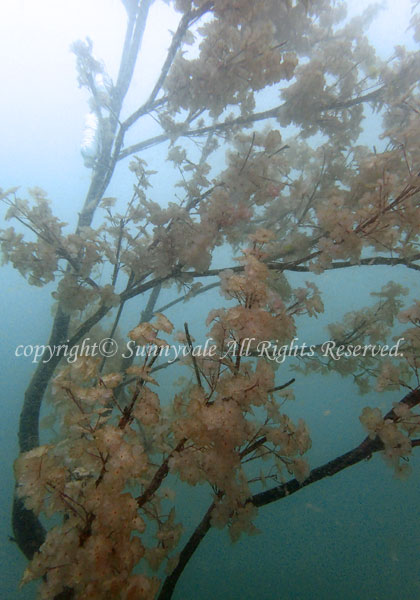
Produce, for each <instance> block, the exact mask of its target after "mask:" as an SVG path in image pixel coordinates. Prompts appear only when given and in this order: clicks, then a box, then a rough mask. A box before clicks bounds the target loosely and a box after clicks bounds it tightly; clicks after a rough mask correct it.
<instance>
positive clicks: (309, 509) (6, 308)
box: [0, 0, 420, 600]
mask: <svg viewBox="0 0 420 600" xmlns="http://www.w3.org/2000/svg"><path fill="white" fill-rule="evenodd" d="M366 5H367V2H364V1H357V2H353V1H351V2H350V6H351V11H352V12H353V11H354V12H355V13H356V12H357V11H358V10H360V9H361V8H364V7H365V6H366ZM409 10H410V6H409V2H407V1H404V2H399V1H398V2H396V1H390V2H389V3H388V8H386V9H385V10H384V11H383V13H382V14H381V15H380V17H379V18H378V20H377V21H376V22H375V24H374V26H372V28H371V30H370V39H371V41H372V43H373V44H374V46H375V47H376V49H377V51H378V53H379V54H380V56H382V57H385V56H389V55H390V54H391V53H392V48H393V46H394V45H396V44H406V45H407V46H408V47H409V46H410V39H409V38H408V37H407V33H406V31H405V30H406V27H407V24H408V19H409V14H410V13H409ZM162 19H164V21H163V22H164V26H162ZM176 22H177V16H176V15H175V13H172V12H171V11H170V9H169V8H168V7H167V6H165V5H164V4H163V3H161V2H156V3H155V4H154V6H153V7H152V26H151V27H150V29H149V30H148V32H147V36H146V37H145V40H144V44H143V47H144V48H147V51H145V52H144V53H142V56H143V59H142V60H141V61H140V63H139V65H138V66H137V75H135V85H134V89H133V90H132V91H131V92H130V97H129V108H130V106H131V107H135V106H136V105H138V103H139V99H140V101H141V99H142V98H143V96H142V93H143V90H144V89H150V83H151V82H153V81H154V76H155V74H156V69H157V68H158V66H159V64H160V63H161V62H162V59H163V58H164V56H165V51H166V48H167V46H168V44H169V41H170V36H169V33H167V30H169V29H171V30H174V29H175V27H176ZM124 26H125V13H124V11H123V10H122V8H121V6H120V3H119V2H117V0H101V1H100V0H89V1H87V2H86V1H85V2H84V1H83V0H73V1H71V2H70V1H67V0H59V1H54V0H49V1H48V0H41V1H39V2H29V1H25V0H16V1H12V0H4V1H3V2H1V3H0V56H1V57H2V58H1V59H0V81H1V89H2V93H1V94H0V127H1V143H0V174H1V177H0V186H1V187H2V188H3V189H7V188H8V187H12V186H15V185H19V186H21V190H23V191H25V190H26V189H27V188H28V187H32V186H39V187H41V188H43V189H44V190H46V191H47V192H48V196H49V198H50V199H51V201H52V204H53V210H54V212H55V213H56V214H57V215H58V216H59V217H60V218H61V219H62V220H63V221H65V222H67V223H68V227H69V230H71V229H74V226H75V224H76V219H77V213H78V210H80V208H81V205H82V201H83V198H84V195H85V193H86V189H87V187H88V185H89V179H90V171H89V170H88V169H86V168H85V167H84V165H83V160H82V157H81V155H80V143H81V139H82V131H83V123H84V118H85V115H86V113H87V111H88V109H87V104H86V100H87V99H86V95H85V93H84V92H83V91H82V90H80V89H79V88H78V87H77V82H76V72H75V58H74V56H73V55H72V54H71V53H70V51H69V45H70V44H71V42H73V41H75V40H77V39H84V38H85V37H86V36H89V37H91V39H92V40H93V42H94V49H95V54H96V55H97V56H99V57H101V58H102V59H103V60H104V62H105V64H106V65H107V66H108V68H109V70H110V72H111V73H112V72H114V71H115V69H116V68H117V65H118V61H119V52H120V47H121V42H122V38H123V34H124ZM165 35H166V37H165ZM130 102H131V105H130ZM128 110H129V109H128ZM376 135H377V120H376V116H375V115H372V116H371V118H368V119H366V120H365V123H364V133H363V136H362V139H363V142H364V143H367V144H378V140H377V137H376ZM379 144H380V142H379ZM379 147H380V146H379V145H378V148H379ZM161 154H162V152H161V150H160V149H159V147H157V148H154V149H151V150H148V151H147V157H148V158H149V159H150V162H151V167H150V168H156V169H157V170H159V189H158V191H157V196H155V197H154V200H155V201H159V202H161V203H162V204H166V203H167V201H168V199H170V197H171V194H172V193H173V192H172V190H171V186H170V182H171V173H170V172H168V173H166V172H165V168H167V169H168V170H170V169H171V166H170V165H167V166H165V164H164V163H163V162H162V161H161ZM165 181H167V183H166V184H165ZM165 185H166V186H167V187H165ZM131 186H132V179H131V178H130V176H129V174H128V171H127V165H126V164H125V163H123V164H120V166H119V169H118V171H117V173H116V175H115V177H114V179H113V182H112V185H111V187H110V188H109V190H108V192H107V195H108V194H109V195H115V196H118V197H119V198H124V197H128V195H129V194H130V190H131ZM0 277H1V283H2V286H1V290H2V293H1V295H0V302H1V313H0V314H1V339H0V344H1V345H0V355H1V369H0V378H1V379H0V385H1V404H0V424H1V430H2V433H1V442H0V443H1V463H0V469H1V489H0V530H1V533H0V536H1V537H0V539H1V544H0V597H2V598H5V599H7V600H15V599H16V600H17V599H19V598H21V599H23V600H30V599H32V598H35V597H36V591H35V590H36V586H33V585H29V586H26V587H25V588H23V589H21V590H19V589H18V583H19V579H20V577H21V575H22V573H23V570H24V568H25V559H24V558H23V556H22V555H21V553H20V552H19V550H18V548H17V546H16V545H15V544H14V543H13V542H12V541H9V537H8V536H11V535H12V532H11V525H10V510H11V501H12V495H13V485H14V483H13V471H12V464H13V461H14V459H15V458H16V456H17V452H18V450H17V426H18V419H19V412H20V409H21V405H22V398H23V394H24V391H25V388H26V385H27V383H28V381H29V379H30V376H31V373H32V371H33V369H34V365H33V364H32V363H31V359H30V358H23V357H22V358H17V357H16V356H15V348H16V346H17V345H18V344H37V343H38V344H42V343H45V342H46V339H47V337H48V335H49V331H50V326H51V321H52V316H51V306H52V302H53V301H52V298H51V292H52V291H53V290H54V285H47V286H45V287H43V288H36V287H30V286H29V285H28V284H27V283H26V281H25V280H24V279H23V278H22V277H21V276H20V275H19V274H18V273H17V272H15V271H14V270H13V269H12V268H11V267H10V266H9V265H5V266H3V267H2V270H1V275H0ZM311 277H312V278H313V280H314V281H316V282H317V285H318V286H319V287H320V289H321V290H322V292H323V300H324V303H325V315H326V316H328V321H329V322H331V321H334V320H338V319H339V318H340V317H341V316H343V315H344V314H345V313H346V312H348V311H349V310H351V309H352V308H357V307H360V306H363V305H364V304H367V303H368V302H369V292H370V291H374V290H376V289H378V288H380V287H381V286H382V285H384V284H385V283H387V282H388V281H389V280H390V279H392V280H394V281H396V282H398V283H401V284H402V285H406V286H407V287H410V290H411V291H412V296H410V297H409V298H408V299H407V304H409V301H410V300H411V299H412V298H414V297H417V298H419V297H420V296H419V291H420V282H419V278H418V275H416V274H415V272H409V271H408V270H407V269H406V270H405V269H404V268H403V267H393V268H390V267H378V268H377V269H376V270H375V273H374V274H373V275H372V273H369V277H368V278H367V277H366V273H365V272H359V270H358V268H357V267H355V268H350V269H345V270H343V272H334V273H331V272H326V273H324V274H323V275H322V276H321V277H316V276H310V277H308V275H307V274H305V276H304V278H305V279H310V278H311ZM290 280H291V282H292V283H300V282H301V281H302V279H301V278H300V277H299V275H298V274H292V276H291V277H290ZM165 294H166V295H167V296H165V297H167V298H168V299H169V298H170V297H171V296H170V291H166V292H165ZM165 297H163V299H162V304H163V303H164V300H165ZM135 302H137V303H139V302H140V301H139V300H136V301H135ZM143 302H144V300H143ZM205 302H208V306H206V305H205V304H204V303H205ZM220 304H221V299H220V296H219V295H218V293H217V291H215V292H214V293H212V294H210V295H209V297H208V300H206V301H204V300H203V298H199V299H196V300H193V301H191V302H190V303H189V304H188V305H187V310H188V319H189V326H190V329H191V330H194V331H196V332H197V331H201V330H202V331H203V332H204V329H202V327H203V326H202V321H203V316H205V315H206V314H207V312H208V311H209V310H210V309H211V308H212V307H213V306H215V305H216V306H219V305H220ZM185 306H186V305H182V308H178V309H177V308H174V309H173V311H172V312H170V311H168V317H170V318H171V319H172V321H175V322H177V320H181V319H184V316H183V311H185ZM142 308H144V305H139V304H137V306H133V307H132V308H131V309H130V311H131V312H130V311H129V314H128V315H127V323H126V325H124V324H123V325H122V333H123V334H124V335H125V334H126V333H127V331H128V329H129V327H130V325H133V323H135V322H136V318H137V317H136V315H138V313H139V312H140V310H141V309H142ZM130 317H131V319H130ZM181 322H182V321H181ZM325 324H326V321H325V320H324V319H323V318H320V319H319V320H318V321H316V322H314V320H313V319H312V320H311V321H310V322H309V321H308V323H307V326H306V329H305V330H302V331H301V332H300V335H301V337H303V335H304V334H305V337H304V339H302V341H305V342H307V343H308V344H310V343H315V342H317V341H318V340H319V339H328V337H327V335H328V334H327V332H326V330H325V328H324V325H325ZM124 327H125V329H124ZM200 328H201V329H200ZM291 364H292V361H291V360H289V361H286V362H285V364H284V366H283V367H282V368H283V371H282V379H284V380H287V379H289V378H290V377H291V376H295V374H294V373H291V372H289V371H288V368H289V367H290V366H291ZM161 385H162V384H161ZM294 391H295V396H296V400H295V401H294V402H293V403H292V404H290V405H289V406H288V408H287V412H288V414H289V415H290V417H291V418H292V419H297V418H299V417H301V416H302V417H304V418H305V420H306V421H307V424H308V426H309V429H310V433H311V437H312V443H313V446H312V450H311V451H310V453H309V461H310V465H311V466H312V467H314V466H318V465H320V464H322V463H324V462H326V461H328V460H330V459H332V458H334V457H335V456H337V455H339V454H342V453H343V452H346V451H347V450H349V449H351V448H353V447H354V446H356V445H357V444H359V443H360V441H361V440H362V439H363V437H364V435H365V434H364V432H363V430H362V427H361V425H360V423H359V420H358V417H359V415H360V413H361V411H362V408H363V407H364V406H367V405H370V406H379V407H381V408H389V407H390V406H391V404H392V402H393V401H396V400H398V399H400V398H401V397H402V395H403V393H401V392H396V393H389V392H388V393H382V394H376V393H373V392H372V393H370V394H368V395H366V396H363V397H361V396H359V394H358V391H357V389H356V387H355V386H354V385H353V384H352V382H351V380H350V379H343V378H341V377H340V376H339V375H336V374H331V375H329V376H328V377H321V376H310V377H309V376H308V377H304V376H303V375H300V374H298V375H297V376H296V383H295V384H294ZM410 464H411V466H412V470H413V472H412V475H411V476H410V477H409V478H408V479H407V480H406V481H400V480H396V479H394V478H393V473H392V471H391V469H389V468H388V467H387V466H386V465H385V463H384V461H383V460H382V459H381V457H380V456H379V455H375V456H374V457H373V458H372V460H370V461H367V462H363V463H360V464H358V465H356V466H354V467H351V468H349V469H346V470H344V471H343V472H341V473H339V474H338V475H335V476H334V477H333V478H331V479H324V480H322V481H321V482H319V483H317V484H314V485H311V486H310V487H308V488H306V489H303V490H301V491H300V492H299V493H298V494H295V495H293V497H291V498H286V499H284V500H282V501H281V502H277V503H274V504H272V505H269V506H266V507H264V508H262V509H260V512H259V516H258V518H257V520H256V522H255V524H256V526H257V527H258V528H259V529H260V531H261V533H260V534H259V535H257V536H255V537H247V536H243V537H241V539H240V540H239V541H238V542H237V543H236V544H234V545H233V544H231V542H230V539H229V536H228V534H227V532H225V531H220V530H216V529H215V530H212V531H210V533H209V534H208V536H207V537H206V539H205V540H204V541H203V542H202V544H201V545H200V547H199V549H198V550H197V552H196V554H195V555H194V557H193V558H192V560H191V561H190V563H189V565H188V567H187V569H186V570H185V572H184V573H183V576H182V577H181V579H180V582H179V584H178V586H177V588H176V592H175V594H174V598H177V599H195V600H209V599H211V598H216V597H217V598H223V599H224V600H236V599H239V598H240V599H241V600H250V599H255V598H258V599H260V600H269V599H270V600H273V599H277V598H278V599H285V600H288V599H290V600H292V599H295V600H300V599H301V600H304V599H308V600H309V599H313V598H320V599H326V600H327V599H333V598H340V599H341V600H350V599H356V598H357V599H360V600H374V599H380V600H394V599H395V600H396V599H400V598H420V552H419V546H420V522H419V519H418V514H419V510H418V506H419V493H420V477H419V473H420V454H419V452H417V454H416V452H414V453H413V457H412V458H411V460H410ZM187 493H188V496H186V497H185V502H184V513H181V514H180V517H181V520H182V521H183V523H184V526H185V527H186V528H188V527H189V526H190V527H191V528H192V527H194V525H195V523H196V522H197V521H198V520H199V519H200V518H201V516H202V512H203V505H202V504H201V503H200V497H202V496H203V492H202V490H200V489H195V488H189V489H188V490H187ZM205 506H206V504H205Z"/></svg>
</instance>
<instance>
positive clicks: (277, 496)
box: [158, 388, 420, 600]
mask: <svg viewBox="0 0 420 600" xmlns="http://www.w3.org/2000/svg"><path fill="white" fill-rule="evenodd" d="M400 404H406V405H407V406H408V407H409V408H413V407H414V406H416V405H417V404H420V388H417V389H415V390H413V391H411V392H410V393H409V394H407V396H405V397H404V398H403V399H402V400H401V401H400ZM396 418H397V417H396V415H395V413H394V410H390V411H389V412H388V413H387V414H386V415H385V417H384V419H392V420H394V419H396ZM419 445H420V440H413V443H412V446H413V447H417V446H419ZM383 448H384V446H383V444H382V442H381V440H380V439H379V437H375V438H374V439H371V438H370V437H367V438H365V439H364V440H363V441H362V442H361V443H360V444H359V445H358V446H356V447H355V448H353V450H350V451H349V452H346V453H345V454H342V455H341V456H338V457H337V458H335V459H333V460H330V461H329V462H327V463H325V464H324V465H322V466H321V467H317V468H316V469H312V471H311V472H310V474H309V476H308V477H307V479H305V481H303V482H302V483H299V482H298V481H297V480H296V479H292V480H290V481H288V482H287V483H284V484H282V485H279V486H276V487H274V488H272V489H270V490H266V491H264V492H260V493H258V494H254V495H253V496H252V497H251V498H250V499H249V502H252V504H253V505H254V506H256V507H261V506H265V505H266V504H270V503H271V502H275V501H277V500H281V499H282V498H285V497H287V496H290V495H291V494H294V493H295V492H298V491H300V490H301V489H303V488H304V487H307V486H308V485H311V484H312V483H315V482H316V481H320V480H321V479H324V478H325V477H332V476H333V475H336V474H337V473H339V472H340V471H342V470H344V469H346V468H347V467H350V466H352V465H355V464H357V463H359V462H361V461H362V460H366V459H369V458H371V456H372V455H373V454H374V453H375V452H378V451H380V450H383ZM214 507H215V502H212V503H211V504H210V506H209V508H208V509H207V512H206V513H205V515H204V517H203V518H202V520H201V522H200V523H199V525H198V526H197V527H196V529H195V531H194V532H193V534H192V535H191V537H190V538H189V540H188V542H187V543H186V544H185V546H184V548H183V549H182V551H181V553H180V555H179V561H178V564H177V566H176V567H175V569H174V570H173V571H172V573H171V574H170V575H168V576H167V577H166V578H165V581H164V583H163V585H162V588H161V591H160V594H159V596H158V600H170V598H172V594H173V591H174V589H175V586H176V584H177V582H178V579H179V578H180V576H181V574H182V572H183V570H184V569H185V567H186V566H187V564H188V561H189V560H190V558H191V557H192V555H193V554H194V552H195V551H196V549H197V548H198V546H199V544H200V542H201V541H202V540H203V538H204V537H205V535H206V533H207V532H208V531H209V529H210V528H211V514H212V511H213V509H214Z"/></svg>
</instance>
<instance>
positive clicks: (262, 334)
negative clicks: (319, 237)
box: [15, 230, 311, 600]
mask: <svg viewBox="0 0 420 600" xmlns="http://www.w3.org/2000/svg"><path fill="white" fill-rule="evenodd" d="M270 239H271V238H270V235H269V233H268V232H266V231H264V230H263V231H257V232H256V233H255V234H253V235H252V237H251V241H252V245H251V247H250V248H249V249H248V250H246V251H245V252H244V253H243V258H242V259H241V263H242V270H241V271H240V272H239V273H229V274H227V275H226V274H224V275H223V285H222V293H223V294H224V295H225V296H227V297H228V298H229V299H234V300H235V305H234V306H232V307H230V308H223V309H219V310H216V311H212V313H211V314H210V316H209V319H208V323H209V324H211V323H213V326H212V329H211V331H210V335H211V336H212V337H213V338H214V340H215V341H216V350H215V352H214V353H213V354H212V356H210V357H209V356H200V355H195V353H192V356H191V359H190V362H191V366H193V369H194V375H195V382H191V383H190V384H189V385H188V386H187V388H186V389H185V390H184V391H183V392H182V393H180V394H177V395H176V396H175V398H174V399H173V402H171V403H170V404H169V406H168V405H166V406H165V405H162V403H161V399H160V397H159V395H158V394H157V393H156V392H155V391H154V390H153V389H152V387H153V386H156V385H157V381H156V380H155V379H154V377H153V376H152V372H151V371H152V365H153V363H154V361H155V360H156V356H154V355H153V354H152V353H146V355H145V356H144V360H143V364H133V365H132V366H130V367H129V368H128V369H127V372H126V374H125V375H124V374H122V373H114V372H113V373H108V374H106V375H102V374H101V372H100V364H99V362H98V361H97V360H96V359H94V358H90V357H81V358H79V359H78V360H77V361H75V362H73V363H71V364H69V365H67V366H66V367H65V368H64V369H63V370H62V371H61V372H60V373H59V375H58V376H57V377H56V379H55V380H54V386H53V394H52V395H53V403H54V407H55V411H56V416H57V418H58V420H59V423H60V428H61V432H60V436H59V437H58V439H57V440H56V441H55V442H51V443H49V444H45V445H43V446H40V447H39V448H35V449H34V450H31V451H30V452H27V453H26V454H23V455H21V456H20V457H19V459H18V460H17V461H16V464H15V471H16V478H17V481H18V488H17V491H18V495H19V496H20V497H22V498H24V500H25V504H26V506H27V508H30V509H32V510H33V511H34V512H35V513H36V514H37V515H40V514H41V513H44V514H45V515H46V516H47V517H51V516H53V515H57V514H58V515H61V517H62V521H61V523H58V524H56V525H55V526H54V527H53V528H52V529H51V530H50V531H49V532H48V534H47V536H46V539H45V542H44V544H43V545H42V546H41V548H40V550H39V552H37V553H36V554H35V557H34V559H33V560H32V562H31V563H30V565H29V567H28V568H27V569H26V571H25V574H24V577H23V583H26V582H28V581H31V580H33V579H37V578H43V582H42V584H41V588H40V589H41V591H40V596H41V598H51V597H54V596H55V595H57V594H59V593H60V592H61V591H63V590H64V589H66V588H71V589H72V590H73V592H74V594H75V597H76V598H92V599H93V598H95V600H98V599H100V598H104V599H105V598H110V597H112V598H121V599H122V600H128V599H131V598H136V599H143V598H144V599H146V598H154V597H155V596H156V594H157V591H158V589H159V585H160V581H159V579H158V578H157V577H155V576H150V574H149V569H150V568H152V569H154V570H159V569H160V567H161V565H162V564H163V563H166V570H167V572H168V571H170V570H171V569H173V568H174V567H175V565H176V563H177V555H176V548H177V546H178V543H179V540H180V537H181V535H182V531H183V527H182V524H181V523H179V522H177V521H176V507H175V504H174V501H173V498H172V499H171V500H169V498H170V497H171V494H168V492H167V491H164V490H163V488H162V483H163V481H164V479H165V478H166V477H167V475H168V474H172V476H175V477H179V478H180V480H181V481H183V482H185V483H186V484H189V485H197V484H207V485H209V486H210V490H211V495H212V497H213V502H214V508H213V512H212V516H211V522H212V524H213V525H214V526H217V527H224V526H228V527H229V532H230V535H231V538H232V540H236V539H237V538H238V537H239V536H240V534H241V533H243V532H245V533H248V534H252V533H256V531H257V530H256V528H255V526H254V525H253V523H252V520H253V519H254V518H255V516H256V512H257V509H256V508H255V506H253V504H252V502H251V498H252V493H253V491H252V489H253V487H255V485H257V484H260V485H261V484H265V482H266V479H267V478H270V479H273V480H277V478H280V479H281V478H283V476H284V475H283V474H282V473H283V472H284V471H285V472H287V473H289V474H292V475H294V476H295V477H296V478H297V479H298V481H300V482H302V481H304V480H305V478H306V477H307V476H308V474H309V466H308V464H307V462H306V461H305V460H304V459H303V458H302V456H303V455H304V454H305V452H306V451H307V450H308V449H309V448H310V446H311V440H310V437H309V433H308V430H307V428H306V425H305V423H304V421H303V420H299V422H298V424H297V425H296V424H294V423H293V422H292V421H291V420H290V419H289V417H288V416H287V415H286V414H284V413H282V412H281V411H280V403H278V402H277V401H276V398H275V393H276V387H275V373H274V369H273V366H272V364H270V361H269V360H268V359H266V358H259V359H258V360H256V359H255V358H252V357H247V358H246V360H245V358H244V357H243V356H241V353H240V352H237V351H236V350H237V347H238V346H239V345H240V344H241V341H242V340H243V339H244V337H246V336H251V337H255V339H256V340H261V339H273V338H274V337H278V338H281V339H288V338H289V337H290V336H293V334H294V323H293V318H294V317H293V315H294V314H295V309H296V303H295V304H294V309H293V310H292V311H290V310H288V309H287V307H286V306H285V304H284V303H283V301H282V300H281V298H280V297H279V296H278V295H277V294H276V293H275V292H274V291H273V290H272V289H271V288H270V287H269V272H268V269H267V267H266V265H265V263H264V262H263V260H264V258H265V256H266V255H265V253H264V252H263V246H264V245H265V244H267V243H269V242H270ZM301 296H302V298H301V302H302V303H303V304H304V303H305V302H306V300H307V294H301ZM303 304H302V305H303ZM172 331H173V325H172V323H171V322H170V321H169V320H168V319H167V317H165V315H163V314H157V315H156V318H155V319H154V320H153V321H151V322H148V323H140V324H139V325H137V326H136V327H135V328H134V329H133V330H132V331H131V332H130V334H129V336H130V338H131V339H132V340H133V341H135V342H136V343H137V344H139V345H142V346H143V345H150V346H155V347H157V348H162V347H164V346H165V345H167V343H168V342H167V341H166V340H165V339H163V338H162V337H160V336H161V334H163V335H166V336H167V335H171V334H172ZM186 332H187V340H188V343H189V344H191V348H192V340H191V337H190V335H189V332H188V329H186ZM133 377H134V381H135V383H134V385H131V387H130V385H129V384H127V383H126V379H127V380H128V381H133ZM281 387H282V386H281ZM125 388H126V389H125ZM124 389H125V394H124V393H122V392H123V390H124ZM159 457H161V458H159ZM261 459H264V463H263V464H264V469H261V470H260V474H259V476H257V477H255V476H253V475H252V474H253V473H254V469H253V468H252V467H251V466H250V464H251V465H252V463H254V462H255V461H258V460H261ZM168 502H170V504H171V506H170V510H169V511H168V510H167V508H168ZM147 565H148V566H147ZM134 569H136V571H137V569H140V572H141V574H138V573H137V572H136V573H135V572H134Z"/></svg>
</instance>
